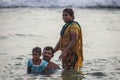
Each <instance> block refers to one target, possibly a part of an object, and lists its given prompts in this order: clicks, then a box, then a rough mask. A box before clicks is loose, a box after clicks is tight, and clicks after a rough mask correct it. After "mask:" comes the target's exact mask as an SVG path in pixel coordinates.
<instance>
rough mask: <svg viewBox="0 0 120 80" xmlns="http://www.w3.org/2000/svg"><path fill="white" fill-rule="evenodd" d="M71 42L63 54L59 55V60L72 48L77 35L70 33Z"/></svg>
mask: <svg viewBox="0 0 120 80" xmlns="http://www.w3.org/2000/svg"><path fill="white" fill-rule="evenodd" d="M71 38H72V39H71V41H70V43H69V44H68V46H67V47H66V48H65V49H64V51H63V53H62V54H61V55H60V57H59V59H64V58H65V56H66V55H67V53H68V52H69V51H70V49H71V48H73V47H74V46H75V44H76V42H77V38H78V37H77V33H71Z"/></svg>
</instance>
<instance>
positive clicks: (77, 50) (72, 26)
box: [60, 21, 83, 70]
mask: <svg viewBox="0 0 120 80" xmlns="http://www.w3.org/2000/svg"><path fill="white" fill-rule="evenodd" d="M71 33H77V35H78V38H77V42H76V44H75V46H73V47H72V48H71V49H70V51H69V53H68V54H67V56H66V60H65V61H62V63H63V68H69V69H70V68H73V69H75V70H79V69H80V68H81V67H82V65H83V44H82V31H81V26H80V25H79V23H77V22H76V21H70V22H68V23H66V24H65V25H64V26H63V28H62V30H61V33H60V35H61V37H60V50H62V51H63V50H64V49H65V48H66V47H67V46H68V44H69V43H70V41H71Z"/></svg>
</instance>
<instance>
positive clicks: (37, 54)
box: [32, 52, 41, 60]
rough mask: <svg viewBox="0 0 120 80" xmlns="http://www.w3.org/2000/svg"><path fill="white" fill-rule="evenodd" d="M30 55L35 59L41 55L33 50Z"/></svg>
mask: <svg viewBox="0 0 120 80" xmlns="http://www.w3.org/2000/svg"><path fill="white" fill-rule="evenodd" d="M32 56H33V59H35V60H37V59H39V58H40V56H41V55H40V54H39V53H38V52H33V53H32Z"/></svg>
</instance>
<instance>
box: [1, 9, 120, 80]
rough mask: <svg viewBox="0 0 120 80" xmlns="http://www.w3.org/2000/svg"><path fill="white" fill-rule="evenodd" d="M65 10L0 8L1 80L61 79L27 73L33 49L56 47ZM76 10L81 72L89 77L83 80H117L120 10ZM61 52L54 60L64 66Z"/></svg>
mask: <svg viewBox="0 0 120 80" xmlns="http://www.w3.org/2000/svg"><path fill="white" fill-rule="evenodd" d="M62 9H63V8H12V9H11V8H9V9H7V8H6V9H4V8H3V9H0V26H1V27H0V31H1V32H0V44H1V45H0V65H1V68H0V80H27V79H31V80H32V79H33V80H37V79H41V80H45V79H46V80H49V79H50V80H54V79H56V80H62V76H61V72H59V71H58V73H56V74H53V76H52V77H53V78H52V77H46V76H41V75H40V76H32V75H27V74H26V62H27V60H28V59H29V58H31V50H32V48H33V47H35V46H40V47H41V48H42V49H43V48H44V46H47V45H50V46H53V47H54V46H55V44H56V43H57V40H58V39H59V32H60V30H61V26H62V25H63V24H64V22H63V21H62V17H61V12H62ZM73 9H74V11H75V18H76V21H78V22H79V23H80V25H81V27H82V32H83V47H84V66H83V68H82V72H83V74H86V75H84V78H82V80H91V79H97V80H118V79H119V78H120V77H119V75H120V68H119V67H120V65H119V63H120V45H119V44H120V42H119V41H120V38H119V34H120V27H119V25H120V23H119V17H120V14H119V13H120V10H116V9H115V10H114V9H112V10H111V9H84V8H83V9H81V8H73ZM60 53H61V52H57V53H55V56H54V58H53V59H52V61H53V62H55V63H57V64H58V65H60V67H61V62H60V61H59V60H58V56H59V54H60ZM72 75H74V74H72ZM74 76H78V75H74ZM64 77H68V76H64ZM48 78H49V79H48ZM78 78H80V76H79V77H78ZM65 79H66V78H65ZM68 79H69V78H68ZM74 79H75V78H74ZM63 80H64V79H63Z"/></svg>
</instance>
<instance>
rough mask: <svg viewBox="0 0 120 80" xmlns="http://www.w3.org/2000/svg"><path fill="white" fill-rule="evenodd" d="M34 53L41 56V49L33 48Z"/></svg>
mask: <svg viewBox="0 0 120 80" xmlns="http://www.w3.org/2000/svg"><path fill="white" fill-rule="evenodd" d="M33 52H37V53H39V55H41V48H40V47H35V48H33V50H32V53H33Z"/></svg>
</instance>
